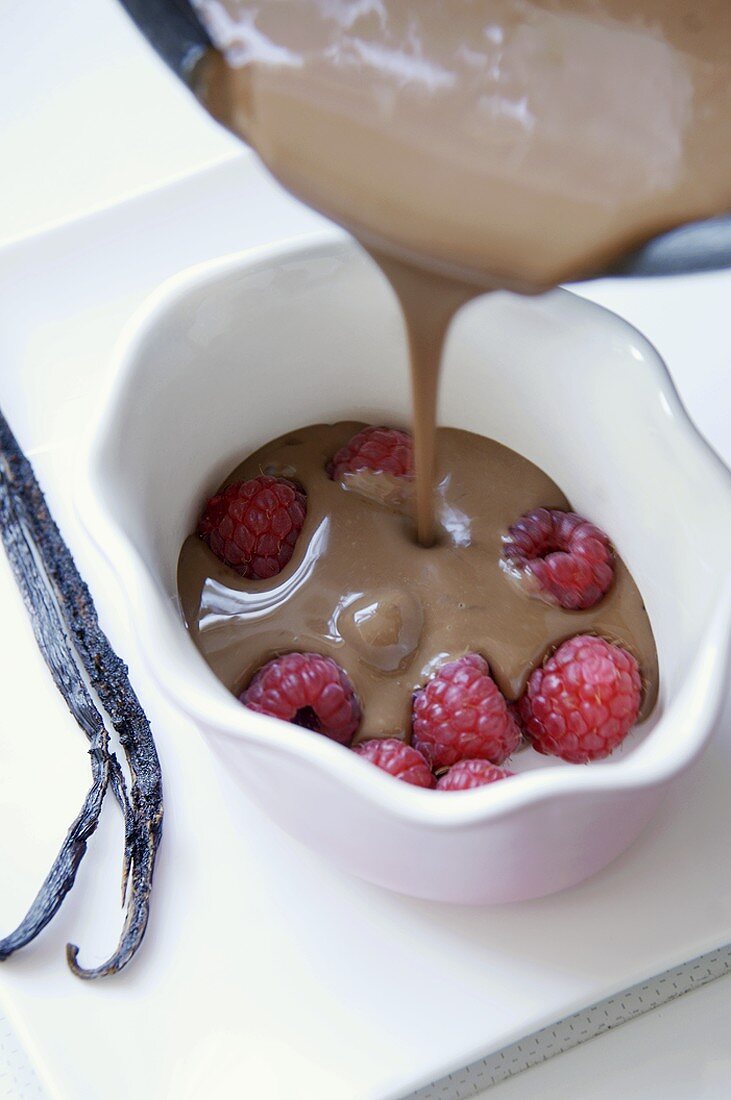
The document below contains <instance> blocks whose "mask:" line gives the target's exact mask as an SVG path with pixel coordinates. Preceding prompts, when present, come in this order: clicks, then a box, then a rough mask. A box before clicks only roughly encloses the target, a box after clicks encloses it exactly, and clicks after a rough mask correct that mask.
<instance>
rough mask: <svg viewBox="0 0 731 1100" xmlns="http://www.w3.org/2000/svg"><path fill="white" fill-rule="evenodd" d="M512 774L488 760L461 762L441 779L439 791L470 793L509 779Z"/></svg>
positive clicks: (438, 784) (438, 786)
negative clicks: (473, 789)
mask: <svg viewBox="0 0 731 1100" xmlns="http://www.w3.org/2000/svg"><path fill="white" fill-rule="evenodd" d="M512 774H513V773H512V772H509V771H507V769H506V768H497V767H496V766H495V765H494V764H491V763H490V762H489V761H488V760H460V761H459V763H458V764H453V765H452V767H451V768H450V769H449V771H448V772H445V773H444V775H443V776H441V777H440V779H439V780H438V782H437V790H438V791H468V790H471V789H472V788H473V787H484V786H486V785H487V784H488V783H496V782H497V781H498V779H509V778H510V776H511V775H512Z"/></svg>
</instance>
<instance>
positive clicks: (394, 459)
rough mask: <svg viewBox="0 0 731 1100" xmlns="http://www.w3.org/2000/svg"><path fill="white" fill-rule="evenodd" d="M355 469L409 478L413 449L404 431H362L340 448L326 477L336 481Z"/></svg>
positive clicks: (411, 470)
mask: <svg viewBox="0 0 731 1100" xmlns="http://www.w3.org/2000/svg"><path fill="white" fill-rule="evenodd" d="M359 470H372V471H374V472H375V473H382V474H391V475H392V476H393V477H412V476H413V473H414V446H413V442H412V439H411V436H410V435H409V433H408V432H402V431H401V430H400V429H399V428H363V429H362V430H361V431H359V432H357V433H356V434H355V435H354V436H353V437H352V439H350V440H348V442H347V443H346V444H345V446H344V447H341V448H340V450H339V451H338V452H337V454H336V455H335V456H334V457H333V458H332V459H331V461H330V462H329V463H328V466H327V473H328V476H329V477H331V478H332V479H333V481H340V479H341V478H342V477H343V475H345V474H355V473H357V472H358V471H359Z"/></svg>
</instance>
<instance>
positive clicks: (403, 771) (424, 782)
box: [353, 737, 434, 787]
mask: <svg viewBox="0 0 731 1100" xmlns="http://www.w3.org/2000/svg"><path fill="white" fill-rule="evenodd" d="M353 751H354V752H357V753H358V756H363V757H365V759H366V760H370V762H371V764H375V765H376V767H377V768H382V769H383V771H384V772H388V774H389V775H393V776H394V777H395V778H396V779H402V780H403V781H404V783H411V784H412V785H413V786H414V787H433V786H434V776H433V775H432V773H431V768H430V767H429V764H428V763H427V761H426V760H425V759H424V757H423V756H422V755H421V753H420V752H419V751H418V750H417V749H414V748H412V747H411V745H407V744H406V742H405V741H399V739H398V738H397V737H376V738H374V739H373V740H372V741H363V742H362V743H361V744H360V745H356V746H355V749H354V750H353Z"/></svg>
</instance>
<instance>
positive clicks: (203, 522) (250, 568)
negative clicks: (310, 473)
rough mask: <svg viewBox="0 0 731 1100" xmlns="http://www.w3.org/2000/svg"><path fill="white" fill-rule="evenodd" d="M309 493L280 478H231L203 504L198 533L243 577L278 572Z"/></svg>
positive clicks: (296, 533) (288, 554) (291, 546)
mask: <svg viewBox="0 0 731 1100" xmlns="http://www.w3.org/2000/svg"><path fill="white" fill-rule="evenodd" d="M306 512H307V495H306V494H305V492H304V490H303V489H301V488H300V487H299V485H295V484H294V482H292V481H288V480H287V478H284V477H268V476H266V475H265V474H262V476H261V477H252V478H251V479H250V480H249V481H235V482H234V483H233V484H232V485H227V486H226V488H225V489H224V490H223V492H221V493H217V494H216V496H214V497H211V499H210V500H209V501H208V502H207V503H206V506H205V508H204V509H203V515H202V516H201V518H200V522H199V524H198V534H199V535H200V537H201V538H202V539H203V541H204V542H207V543H208V545H209V546H210V548H211V550H212V551H213V553H214V554H215V555H216V557H217V558H220V559H221V561H222V562H225V563H226V565H230V566H231V568H232V569H235V570H236V572H237V573H240V574H241V576H242V577H255V578H257V579H264V578H266V577H274V576H276V575H277V573H281V571H282V570H283V569H284V567H285V565H286V564H287V562H288V561H289V559H290V558H291V557H292V552H293V550H294V546H295V543H296V542H297V538H298V536H299V533H300V531H301V530H302V524H303V523H304V522H305V513H306Z"/></svg>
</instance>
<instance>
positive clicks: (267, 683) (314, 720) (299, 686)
mask: <svg viewBox="0 0 731 1100" xmlns="http://www.w3.org/2000/svg"><path fill="white" fill-rule="evenodd" d="M239 698H240V699H241V702H242V703H244V704H245V705H246V706H247V707H249V709H250V710H255V711H257V712H258V713H259V714H268V715H270V716H271V717H273V718H281V719H282V720H283V721H284V722H291V723H292V724H293V725H295V726H303V727H304V728H305V729H309V730H314V731H315V732H316V733H322V734H324V735H325V737H330V738H332V740H333V741H338V742H339V743H340V744H341V745H349V744H350V742H351V741H352V740H353V734H354V733H355V731H356V730H357V728H358V723H359V722H360V714H361V711H360V703H359V702H358V699H357V697H356V694H355V691H354V689H353V685H352V684H351V682H350V680H349V679H348V677H347V675H346V674H345V672H344V671H343V669H342V668H340V666H339V665H337V664H336V663H335V661H333V660H332V658H331V657H321V656H320V654H319V653H287V654H285V655H284V656H283V657H275V658H274V659H273V660H272V661H268V662H267V664H265V665H264V666H263V667H262V668H260V669H259V671H258V672H257V673H256V674H255V676H254V678H253V679H252V681H251V683H250V684H249V686H248V687H247V688H246V690H245V691H244V692H242V694H241V695H240V696H239Z"/></svg>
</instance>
